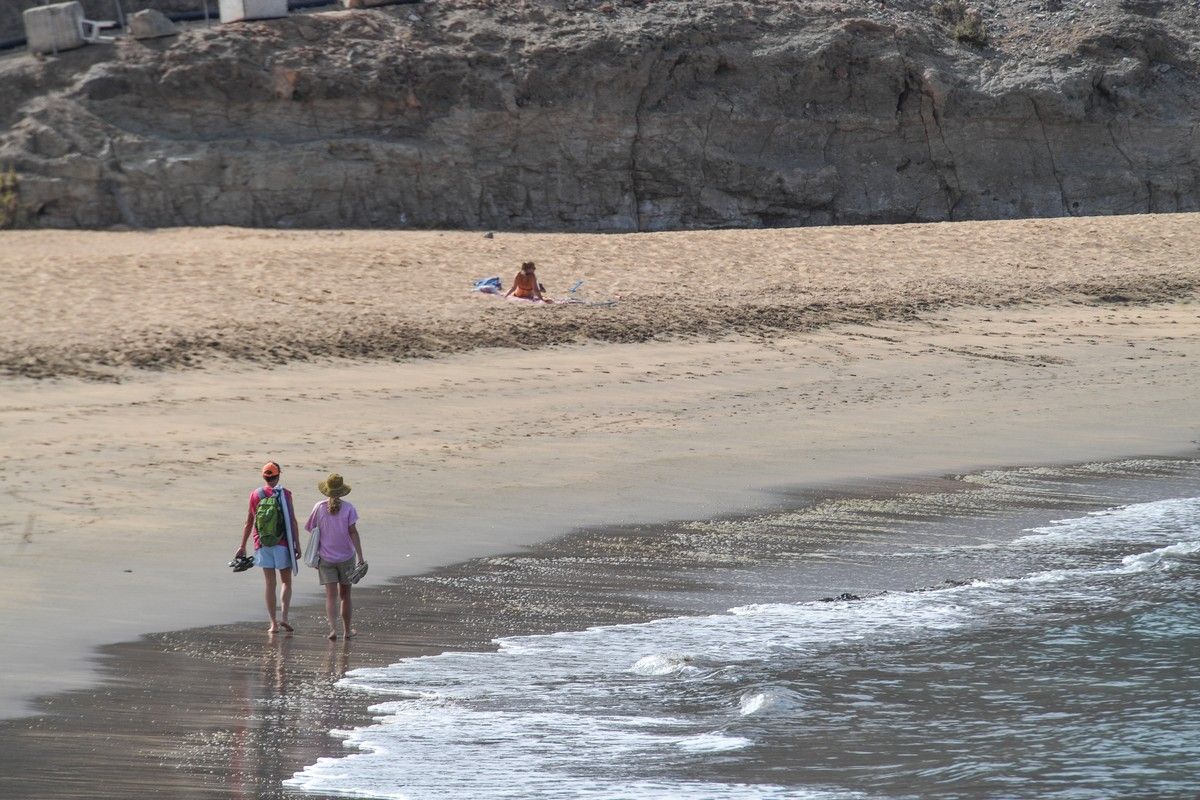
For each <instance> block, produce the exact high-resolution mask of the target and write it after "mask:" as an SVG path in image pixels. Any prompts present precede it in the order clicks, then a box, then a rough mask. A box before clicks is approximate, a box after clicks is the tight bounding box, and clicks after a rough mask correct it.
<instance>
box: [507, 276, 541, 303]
mask: <svg viewBox="0 0 1200 800" xmlns="http://www.w3.org/2000/svg"><path fill="white" fill-rule="evenodd" d="M513 283H514V284H515V285H516V288H515V289H513V297H520V298H521V299H523V300H531V299H532V298H533V292H534V290H535V289H537V275H530V274H529V273H528V272H524V271H522V272H518V273H517V277H516V278H515V279H514V280H513Z"/></svg>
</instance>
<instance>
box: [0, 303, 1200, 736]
mask: <svg viewBox="0 0 1200 800" xmlns="http://www.w3.org/2000/svg"><path fill="white" fill-rule="evenodd" d="M1197 318H1198V313H1197V307H1196V305H1195V303H1194V301H1192V300H1190V299H1189V300H1183V301H1180V302H1177V303H1174V304H1150V305H1121V306H1117V307H1112V308H1109V307H1103V308H1100V307H1094V306H1076V305H1065V306H1051V307H1039V306H1033V307H1030V306H1022V307H1016V308H1007V309H961V310H957V311H953V312H950V311H943V312H940V313H938V314H936V315H933V316H929V317H928V318H924V319H917V320H910V321H906V322H892V323H875V324H872V325H843V326H834V327H831V328H826V329H822V330H818V331H814V332H811V333H803V334H796V335H792V336H787V337H776V338H774V339H771V340H769V341H761V340H755V339H748V338H737V339H728V340H723V341H717V342H683V343H673V342H663V343H646V344H636V345H589V346H572V347H566V348H553V349H549V350H541V351H538V352H537V354H536V356H531V355H530V354H527V353H523V352H511V351H505V352H499V353H486V354H480V353H476V354H468V355H462V356H453V357H448V358H444V359H438V360H434V361H428V362H420V363H410V364H404V365H400V366H391V365H385V364H379V363H373V362H368V363H358V364H356V363H349V364H347V363H333V364H322V365H298V366H292V367H289V368H286V369H278V370H272V371H267V372H256V371H250V370H235V371H227V370H211V371H205V372H203V373H162V374H155V375H151V376H138V377H139V380H137V381H136V382H134V381H130V382H128V383H123V384H116V385H114V384H97V383H81V382H78V381H68V380H64V381H60V382H57V383H53V384H45V383H41V382H32V381H30V382H21V381H9V382H7V388H9V389H10V391H9V392H7V393H6V397H5V400H4V401H3V403H0V431H2V432H3V434H4V436H5V438H6V440H7V441H9V442H10V444H11V446H12V450H13V452H14V453H16V454H17V456H16V457H15V458H13V459H12V461H11V464H10V472H9V474H8V475H7V476H6V478H5V480H4V486H3V488H4V490H5V491H6V493H7V494H8V495H9V496H10V497H12V498H13V499H14V500H15V501H17V502H18V503H19V504H20V505H21V507H22V508H24V509H26V513H25V514H24V515H20V514H18V515H17V516H16V517H14V518H13V520H12V521H10V522H9V524H8V527H7V528H0V536H3V537H4V538H3V542H4V543H5V544H4V546H5V548H6V549H7V551H8V553H9V555H10V557H11V558H13V559H14V560H15V562H16V563H19V564H20V565H21V567H22V570H21V574H20V576H19V580H17V581H16V582H14V583H11V584H10V585H8V586H6V587H5V588H4V589H0V605H4V606H7V607H10V608H18V607H22V608H24V607H25V605H24V604H23V601H22V599H21V598H24V597H38V598H39V603H38V604H37V605H36V606H35V607H32V608H28V613H27V614H26V616H25V617H24V618H23V619H22V620H21V625H19V626H18V625H17V622H16V619H17V616H16V615H8V617H7V618H8V620H9V621H8V622H7V623H2V624H0V634H2V635H4V636H5V637H6V639H7V640H8V641H10V642H11V645H10V648H9V665H10V668H9V670H8V671H7V672H8V674H7V675H6V679H7V680H6V686H5V689H6V693H5V696H4V697H3V698H0V700H2V701H3V702H0V706H2V707H3V709H4V713H5V715H12V714H14V713H19V710H20V709H19V706H18V705H16V704H17V703H18V702H19V700H18V699H17V698H19V697H22V696H24V697H30V696H33V695H36V694H42V693H44V692H46V691H53V690H55V689H70V688H81V687H84V686H87V685H90V683H91V682H92V680H93V671H92V665H91V663H90V659H91V651H92V648H93V647H94V646H98V645H101V644H103V643H105V642H111V641H122V640H125V639H129V638H132V637H134V636H136V635H138V634H140V633H143V632H145V631H147V630H152V631H153V630H159V631H166V630H174V629H178V628H180V627H192V626H195V625H205V624H216V623H220V622H222V621H226V620H229V619H236V618H256V617H258V616H259V615H260V613H262V612H260V611H259V604H260V602H261V601H260V600H259V599H258V592H257V591H256V589H253V588H251V580H252V579H247V577H246V576H245V575H237V576H234V575H229V574H228V571H227V570H226V569H225V567H224V564H225V562H227V561H228V560H229V558H230V557H231V554H232V551H233V549H234V547H235V546H236V541H237V539H238V537H239V536H240V526H241V523H242V520H243V519H244V513H245V512H244V510H243V506H242V504H243V503H244V498H245V495H246V493H248V491H249V489H250V488H251V482H253V480H254V478H255V477H256V471H257V469H258V466H259V465H260V464H261V463H262V461H263V460H265V459H266V458H268V457H274V458H275V460H279V461H281V462H282V463H283V464H284V483H285V485H287V486H289V487H291V488H293V490H294V491H296V492H297V501H296V502H297V511H298V516H303V515H304V512H305V511H306V510H307V508H308V504H309V503H311V502H315V500H316V494H315V491H314V490H311V489H306V488H305V487H308V486H315V484H316V482H317V481H318V480H320V479H321V478H323V477H324V475H325V474H327V473H328V472H330V471H340V472H342V473H343V474H345V475H346V478H347V480H348V481H349V482H350V483H351V484H352V485H354V486H356V490H355V495H354V499H355V501H356V503H357V505H358V507H359V508H360V513H362V514H363V515H364V518H363V522H362V525H361V526H360V529H361V530H362V531H363V533H364V545H365V548H366V555H367V560H368V562H370V563H371V565H372V575H373V576H375V577H381V576H404V575H411V574H417V573H421V572H425V571H427V570H429V569H433V568H436V567H439V566H444V565H448V564H453V563H457V562H460V561H462V560H464V559H467V558H471V557H476V556H486V555H489V554H497V553H502V552H509V551H510V550H511V549H512V548H513V547H515V546H521V545H525V544H529V543H533V542H538V541H545V540H548V539H552V538H555V537H557V536H561V535H562V534H564V533H567V532H569V531H571V530H576V529H579V528H587V527H592V526H596V525H610V524H629V523H648V524H653V523H657V522H664V521H668V520H671V519H679V518H687V517H692V516H704V515H712V514H721V513H736V512H738V511H739V510H746V509H753V508H760V507H762V506H764V505H766V504H769V503H771V502H775V499H774V497H773V495H772V491H773V489H774V487H786V486H796V485H804V486H810V487H820V486H827V485H830V484H834V485H844V484H845V483H847V482H851V481H855V480H860V479H863V478H865V477H868V476H870V477H873V478H875V479H886V478H888V477H889V476H902V475H914V474H926V475H930V474H941V473H944V472H947V471H970V470H973V469H979V468H987V467H996V466H1003V465H1006V464H1014V463H1031V462H1033V463H1064V462H1072V461H1085V460H1095V459H1105V458H1111V457H1116V456H1121V455H1126V454H1128V453H1139V452H1158V453H1173V452H1174V453H1184V452H1188V446H1187V443H1188V442H1194V441H1195V440H1196V438H1197V435H1196V434H1197V429H1196V426H1195V423H1194V420H1195V419H1196V414H1195V412H1196V410H1197V406H1196V401H1195V397H1197V396H1198V393H1200V376H1198V375H1197V374H1196V372H1195V370H1193V369H1189V364H1190V363H1193V362H1194V361H1195V359H1196V358H1200V334H1197V333H1196V324H1195V323H1196V320H1197ZM531 357H535V358H536V359H537V366H536V369H532V370H531V369H529V368H528V366H529V365H528V363H527V362H528V359H530V358H531ZM280 409H286V412H281V411H280ZM276 413H285V414H286V418H287V419H288V420H289V421H290V422H291V423H292V425H291V427H290V428H289V429H288V430H286V431H283V432H282V433H280V432H279V431H277V430H272V429H263V427H262V420H263V419H269V418H271V416H272V415H274V414H276ZM531 418H532V419H535V420H537V424H536V426H533V427H530V426H528V425H525V424H523V423H524V422H525V421H526V420H528V419H531ZM512 420H517V424H515V425H511V426H506V425H505V424H504V423H507V422H510V421H512ZM334 430H338V431H339V433H338V434H337V435H334V434H331V431H334ZM284 453H293V454H302V458H303V460H299V459H297V458H293V459H291V460H289V459H288V458H287V457H286V456H285V455H283V454H284ZM45 487H58V488H55V489H54V491H52V492H51V493H49V494H47V493H46V492H45V491H44V488H45ZM164 502H166V503H167V507H168V508H169V509H170V513H169V514H167V513H166V511H165V510H164V508H163V503H164ZM214 510H216V513H215V514H214ZM164 514H165V515H166V516H164ZM23 517H24V518H23ZM164 519H165V520H167V524H166V527H167V530H166V531H165V532H164V530H163V528H164ZM23 523H24V524H23ZM63 547H68V548H69V550H70V552H72V553H73V554H74V557H73V558H72V559H70V560H67V561H64V560H63V559H61V558H59V553H60V551H61V548H63ZM164 558H165V559H167V561H164ZM181 560H182V561H181ZM165 563H169V564H172V565H174V564H177V563H183V564H184V565H186V567H188V568H185V569H183V570H182V571H181V570H179V569H163V566H164V564H165ZM297 587H298V592H297V597H296V599H297V601H303V600H304V599H305V597H309V598H311V597H314V596H315V595H316V587H315V579H314V578H313V577H312V576H311V574H310V573H309V572H307V571H302V572H301V574H300V575H299V576H298V583H297ZM6 626H7V627H6Z"/></svg>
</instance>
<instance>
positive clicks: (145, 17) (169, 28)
mask: <svg viewBox="0 0 1200 800" xmlns="http://www.w3.org/2000/svg"><path fill="white" fill-rule="evenodd" d="M129 32H130V33H131V34H132V35H133V38H135V39H156V38H158V37H159V36H174V35H175V34H177V33H179V26H178V25H176V24H175V23H174V22H171V20H169V19H167V15H166V14H164V13H162V12H161V11H158V10H157V9H153V8H146V9H143V10H141V11H139V12H137V13H136V14H132V15H130V17H129Z"/></svg>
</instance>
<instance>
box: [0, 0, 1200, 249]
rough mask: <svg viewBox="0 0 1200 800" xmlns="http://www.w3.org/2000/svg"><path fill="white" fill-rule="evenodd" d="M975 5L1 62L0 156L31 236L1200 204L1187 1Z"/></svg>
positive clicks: (683, 7) (427, 22)
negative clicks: (155, 229)
mask: <svg viewBox="0 0 1200 800" xmlns="http://www.w3.org/2000/svg"><path fill="white" fill-rule="evenodd" d="M1010 5H1011V6H1012V7H1011V8H1010ZM1020 5H1021V6H1025V5H1027V4H1020ZM982 8H984V10H985V11H986V12H987V13H986V15H985V20H986V22H987V24H988V26H989V31H990V33H991V38H990V42H989V44H988V45H987V46H984V47H979V46H975V45H969V44H966V43H963V42H959V41H957V40H956V39H955V38H954V37H953V36H952V35H951V32H950V31H949V30H948V29H947V28H946V26H944V25H943V24H941V23H940V22H939V21H938V20H937V19H936V18H935V17H934V16H933V15H931V14H930V13H929V10H928V8H927V7H925V6H923V5H922V4H919V3H915V2H914V3H911V4H909V5H908V6H905V5H903V4H882V3H877V2H871V3H858V4H855V3H848V4H829V5H823V4H819V3H799V2H797V3H791V2H766V1H765V0H764V1H763V2H728V3H713V2H707V0H706V1H705V2H700V1H699V0H659V2H654V3H631V2H627V3H626V4H624V5H622V4H619V3H618V4H614V5H606V4H588V3H585V2H570V3H568V2H554V1H553V0H544V1H543V2H534V0H530V2H526V3H521V2H509V3H490V2H486V1H485V0H458V1H457V2H453V1H451V0H446V1H445V2H439V3H427V4H424V5H421V6H399V7H392V8H385V9H377V10H370V11H336V12H327V13H318V14H309V15H294V16H292V17H290V18H288V19H285V20H278V21H271V22H264V23H254V24H244V25H236V26H234V25H231V26H221V27H217V28H210V29H202V30H192V31H189V32H187V33H186V34H184V35H183V36H180V37H175V38H174V39H171V40H168V41H163V42H134V41H125V42H122V43H121V44H120V45H119V46H118V47H117V48H116V49H115V50H114V51H113V52H112V53H111V54H110V55H109V56H108V57H101V56H98V55H96V54H95V53H92V54H91V55H87V54H83V55H78V56H76V55H71V54H63V55H62V56H60V57H59V58H57V59H51V60H47V61H46V62H37V63H34V62H32V61H31V60H29V59H25V60H24V61H22V60H19V59H18V60H14V59H10V60H9V62H8V63H5V64H0V80H2V81H4V82H5V84H6V85H9V86H11V87H13V88H14V90H15V91H13V92H11V93H9V95H8V97H7V99H0V124H3V125H6V126H7V129H6V130H4V131H3V133H2V135H0V164H4V163H7V164H13V165H15V167H16V169H17V171H18V172H19V174H20V180H21V192H22V200H23V202H24V203H26V204H27V206H28V207H29V209H30V212H31V215H32V219H33V220H34V221H35V222H36V224H41V225H49V226H107V225H113V224H125V225H130V226H168V225H216V224H233V225H251V226H285V227H292V226H303V227H381V226H386V227H412V226H430V227H433V226H437V227H456V228H458V227H466V228H502V229H526V230H620V231H630V230H659V229H666V228H687V227H724V226H739V227H741V226H749V227H757V226H781V225H804V224H830V223H834V224H836V223H862V222H902V221H910V220H911V221H929V220H950V219H984V218H1011V217H1028V216H1060V215H1066V214H1079V215H1083V214H1114V213H1136V212H1147V211H1176V210H1194V209H1197V208H1200V140H1198V138H1197V123H1198V122H1200V84H1198V83H1197V77H1198V75H1200V70H1198V69H1197V61H1198V54H1200V44H1198V42H1200V37H1198V36H1197V32H1198V31H1200V24H1197V21H1196V14H1195V11H1194V9H1193V10H1192V11H1188V9H1187V8H1186V7H1185V6H1184V5H1183V4H1178V5H1174V4H1170V3H1162V4H1159V5H1157V6H1153V7H1149V6H1144V4H1143V5H1141V6H1136V7H1132V6H1130V5H1129V3H1128V2H1126V3H1125V5H1121V4H1120V3H1117V2H1112V3H1107V4H1105V3H1100V4H1092V5H1086V6H1085V5H1083V4H1082V3H1081V4H1079V5H1078V7H1075V6H1067V5H1062V4H1060V7H1059V10H1058V11H1057V12H1055V13H1049V12H1041V13H1040V14H1039V15H1035V16H1028V17H1024V16H1021V14H1020V13H1018V11H1019V10H1020V9H1019V8H1018V6H1017V4H1015V3H1014V4H1008V5H1006V4H1005V3H1003V2H996V3H994V4H993V5H990V6H984V7H982ZM88 49H89V50H94V48H88ZM50 61H52V62H53V63H48V62H50ZM25 62H29V63H25Z"/></svg>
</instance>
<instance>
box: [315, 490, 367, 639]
mask: <svg viewBox="0 0 1200 800" xmlns="http://www.w3.org/2000/svg"><path fill="white" fill-rule="evenodd" d="M317 491H319V492H320V493H321V494H323V495H325V496H326V497H327V498H329V499H328V500H321V501H320V502H318V503H317V504H316V505H315V506H313V510H312V513H311V514H309V516H308V522H306V523H304V528H305V530H309V531H311V530H312V529H313V528H318V529H320V533H319V534H318V542H319V544H318V545H317V555H318V557H319V559H320V561H319V562H318V563H317V572H318V573H319V574H320V579H321V585H322V586H324V587H325V617H326V619H328V620H329V634H328V638H329V639H330V640H333V639H336V638H337V624H336V622H335V620H336V619H337V614H336V612H337V610H338V601H339V600H340V601H341V606H342V608H341V617H342V632H343V635H344V636H345V637H346V638H347V639H349V638H350V637H352V636H354V635H355V634H356V633H357V631H355V630H354V628H352V627H351V625H350V617H351V615H352V612H353V607H352V605H351V601H350V590H351V589H352V588H353V586H354V581H355V573H356V572H357V571H359V570H361V569H362V568H363V567H364V566H366V562H365V561H364V560H363V551H362V542H361V541H360V540H359V538H358V525H357V524H356V523H357V522H358V510H357V509H355V508H354V506H352V505H350V503H348V502H347V501H345V500H343V499H342V498H343V497H345V496H346V495H348V494H350V484H348V483H346V482H345V481H344V480H342V476H341V475H339V474H337V473H336V472H332V473H330V475H329V477H328V478H326V479H325V480H323V481H321V482H320V483H318V484H317Z"/></svg>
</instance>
